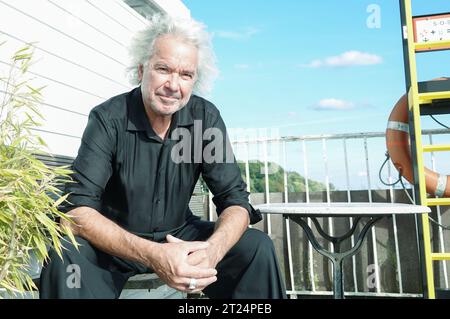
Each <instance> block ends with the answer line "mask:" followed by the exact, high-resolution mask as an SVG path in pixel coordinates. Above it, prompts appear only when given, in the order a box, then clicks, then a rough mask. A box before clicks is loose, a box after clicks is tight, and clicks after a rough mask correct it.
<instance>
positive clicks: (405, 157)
mask: <svg viewBox="0 0 450 319" xmlns="http://www.w3.org/2000/svg"><path fill="white" fill-rule="evenodd" d="M408 126H409V124H408V98H407V96H406V95H403V96H402V97H401V98H400V100H398V102H397V104H395V106H394V108H393V109H392V112H391V115H390V116H389V121H388V125H387V129H386V146H387V149H388V152H389V156H390V157H391V160H392V163H394V166H395V168H396V169H397V170H398V171H399V172H400V174H401V175H402V176H404V177H405V178H406V179H407V180H408V181H409V182H410V183H413V180H414V179H413V170H412V162H411V153H410V148H409V136H408V135H409V127H408ZM424 169H425V181H426V189H427V193H428V194H430V195H431V196H438V197H450V176H445V175H440V174H438V173H436V172H434V171H432V170H430V169H428V168H426V167H424Z"/></svg>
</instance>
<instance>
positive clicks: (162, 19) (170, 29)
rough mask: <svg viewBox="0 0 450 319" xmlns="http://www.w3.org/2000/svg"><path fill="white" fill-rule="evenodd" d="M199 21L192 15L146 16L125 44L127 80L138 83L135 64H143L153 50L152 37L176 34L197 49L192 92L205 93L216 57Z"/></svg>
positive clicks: (153, 42)
mask: <svg viewBox="0 0 450 319" xmlns="http://www.w3.org/2000/svg"><path fill="white" fill-rule="evenodd" d="M205 29H206V27H205V25H204V24H203V23H200V22H198V21H195V20H194V19H191V18H188V19H180V18H172V17H169V16H167V15H162V14H156V15H153V16H152V17H151V18H149V23H148V25H147V27H146V28H145V29H143V30H141V31H139V32H137V33H136V35H135V36H134V37H133V39H132V41H131V45H130V47H129V55H130V58H131V59H130V60H131V63H130V66H129V67H128V68H127V72H128V75H129V80H130V82H131V84H133V85H139V84H140V81H139V76H138V69H139V65H146V63H147V62H148V60H149V59H150V58H151V56H152V55H153V53H154V47H155V41H156V39H157V38H159V37H161V36H164V35H176V36H178V37H181V38H182V39H183V40H186V41H188V43H191V44H193V45H194V46H195V47H196V48H197V50H198V61H199V62H198V69H197V80H196V82H195V84H194V89H193V92H194V94H200V95H201V94H207V93H209V92H210V91H211V89H212V85H213V82H214V80H215V79H216V77H217V75H218V70H217V66H216V57H215V54H214V51H213V47H212V42H211V36H210V34H209V33H208V32H206V30H205Z"/></svg>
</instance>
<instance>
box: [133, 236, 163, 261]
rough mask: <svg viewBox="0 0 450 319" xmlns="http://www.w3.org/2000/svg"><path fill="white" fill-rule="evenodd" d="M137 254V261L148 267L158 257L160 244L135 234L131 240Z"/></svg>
mask: <svg viewBox="0 0 450 319" xmlns="http://www.w3.org/2000/svg"><path fill="white" fill-rule="evenodd" d="M132 244H133V247H135V250H136V256H138V262H140V263H141V264H144V265H146V266H148V267H150V268H152V265H153V263H154V261H155V260H156V259H157V258H158V257H157V256H158V255H159V250H160V248H161V244H159V243H156V242H153V241H150V240H147V239H144V238H140V237H138V236H136V237H135V238H134V239H133V241H132Z"/></svg>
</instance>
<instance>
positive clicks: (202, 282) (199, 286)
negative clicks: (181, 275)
mask: <svg viewBox="0 0 450 319" xmlns="http://www.w3.org/2000/svg"><path fill="white" fill-rule="evenodd" d="M183 281H184V284H182V285H179V287H180V288H184V289H183V290H184V291H186V292H200V291H202V290H203V289H205V288H206V287H208V286H209V285H210V284H212V283H213V282H216V281H217V277H216V276H212V277H209V278H201V279H196V284H195V288H194V289H190V288H189V285H190V283H191V278H185V279H184V280H183Z"/></svg>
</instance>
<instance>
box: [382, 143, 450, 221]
mask: <svg viewBox="0 0 450 319" xmlns="http://www.w3.org/2000/svg"><path fill="white" fill-rule="evenodd" d="M390 158H391V157H390V155H389V153H388V152H386V159H385V160H384V162H383V164H382V165H381V167H380V170H379V171H378V177H379V178H380V181H381V183H383V184H384V185H386V186H395V185H397V184H398V183H400V185H402V189H403V191H404V192H405V194H406V196H407V197H408V199H409V201H410V202H411V204H415V202H414V200H413V199H412V198H411V196H410V195H409V193H408V190H407V189H406V186H405V184H404V183H403V176H402V174H401V172H398V179H397V181H395V183H386V182H385V181H383V179H382V178H381V171H382V170H383V168H384V166H385V165H386V163H387V162H388V161H389V160H390ZM428 219H429V220H430V221H431V222H432V223H433V224H435V225H437V226H438V227H441V228H442V229H444V230H450V226H447V225H443V224H441V223H439V222H438V221H436V220H435V219H433V218H432V217H431V216H429V215H428Z"/></svg>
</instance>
